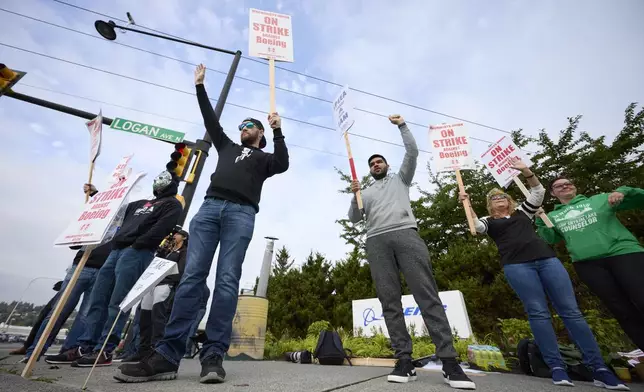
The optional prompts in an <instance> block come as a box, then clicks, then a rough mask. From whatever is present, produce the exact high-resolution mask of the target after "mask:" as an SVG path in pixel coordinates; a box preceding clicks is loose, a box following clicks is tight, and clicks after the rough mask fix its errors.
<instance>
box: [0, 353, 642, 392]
mask: <svg viewBox="0 0 644 392" xmlns="http://www.w3.org/2000/svg"><path fill="white" fill-rule="evenodd" d="M7 353H8V350H7V349H6V347H0V358H4V359H2V360H1V361H0V392H5V391H6V392H9V391H12V392H13V391H34V392H35V391H39V392H68V391H78V390H79V389H80V387H81V386H82V385H83V383H84V382H85V378H86V377H87V375H88V374H89V369H75V368H71V367H68V366H60V367H58V368H56V367H52V366H51V365H48V364H46V363H44V362H43V361H41V362H39V363H38V364H37V365H36V366H35V368H34V372H33V378H39V380H40V381H35V380H24V379H22V378H21V377H20V376H19V375H20V373H21V372H22V369H23V367H24V365H22V364H17V363H16V362H17V361H18V360H19V359H20V358H19V357H16V356H11V357H7V358H5V357H6V355H7ZM224 367H225V368H226V372H227V373H228V375H227V377H226V382H225V383H224V384H219V385H212V384H211V385H203V384H199V382H198V380H199V371H200V365H199V362H198V360H196V359H193V360H185V361H183V362H182V363H181V368H180V369H179V377H178V378H177V379H176V380H174V381H160V382H150V383H142V384H123V383H119V382H118V381H116V380H114V378H113V377H112V375H113V374H114V372H115V371H116V368H117V365H116V364H115V365H113V366H111V367H103V368H97V369H96V370H95V371H94V373H93V375H92V378H91V380H90V381H89V383H88V386H87V390H88V391H94V392H121V391H132V392H153V391H159V392H164V391H168V392H171V391H172V392H174V391H177V390H179V391H190V392H193V391H194V392H200V391H204V392H205V391H208V392H212V391H221V392H232V391H235V392H240V391H241V392H259V391H275V392H278V391H279V392H282V391H285V392H286V391H289V392H290V391H307V392H330V391H341V392H358V391H370V392H388V391H396V392H412V391H424V392H435V391H436V392H437V391H442V392H446V391H450V390H452V389H451V388H450V387H449V386H448V385H446V384H444V383H443V380H442V377H441V374H440V373H439V372H436V371H427V370H423V369H418V370H417V372H418V381H416V382H413V383H409V384H390V383H387V378H386V375H387V374H388V373H389V372H390V370H391V369H388V368H381V367H357V366H356V367H350V366H338V367H336V366H320V365H300V364H293V363H287V362H279V361H260V362H252V361H249V362H233V361H228V362H225V363H224ZM16 374H17V375H16ZM471 378H472V379H473V380H474V381H475V382H476V384H477V390H479V391H508V392H509V391H513V392H516V391H523V392H549V391H558V392H561V391H563V390H566V389H565V387H556V386H554V385H552V383H551V381H550V380H548V379H541V378H535V377H528V376H518V375H508V374H484V375H472V376H471ZM575 384H576V388H574V389H571V390H570V391H571V392H573V391H574V392H586V391H588V392H590V391H599V390H600V389H599V388H596V387H594V386H593V385H592V384H591V383H581V382H576V383H575ZM630 387H631V391H635V392H644V384H641V383H637V384H630Z"/></svg>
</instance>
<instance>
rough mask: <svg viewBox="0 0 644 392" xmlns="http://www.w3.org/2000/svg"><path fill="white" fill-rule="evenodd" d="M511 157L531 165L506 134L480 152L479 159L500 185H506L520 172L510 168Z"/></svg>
mask: <svg viewBox="0 0 644 392" xmlns="http://www.w3.org/2000/svg"><path fill="white" fill-rule="evenodd" d="M512 159H521V160H522V161H523V162H524V163H525V164H526V165H527V166H528V167H530V166H532V162H531V161H530V159H529V158H528V157H527V155H526V154H525V153H524V152H523V151H522V150H521V149H519V147H517V145H516V144H514V142H512V140H511V139H510V138H509V137H507V136H503V137H502V138H501V139H499V141H497V142H496V143H494V144H493V145H491V146H490V148H488V150H487V151H485V152H484V153H483V154H481V161H482V162H483V164H485V167H487V169H488V171H489V172H490V173H491V174H492V176H493V177H494V179H495V180H496V182H497V183H498V184H499V185H500V186H502V187H507V186H508V185H509V184H510V183H511V182H512V180H513V179H514V178H515V177H517V176H518V175H519V174H521V173H520V172H519V171H518V170H515V169H513V168H512V163H511V162H512Z"/></svg>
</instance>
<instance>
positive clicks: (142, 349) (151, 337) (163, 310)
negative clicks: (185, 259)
mask: <svg viewBox="0 0 644 392" xmlns="http://www.w3.org/2000/svg"><path fill="white" fill-rule="evenodd" d="M174 291H175V290H174V287H172V286H170V285H168V284H162V285H158V286H157V287H155V288H154V290H152V291H150V292H149V293H147V294H146V295H145V296H143V298H142V299H141V319H140V331H141V337H140V339H141V340H140V344H139V350H138V351H139V353H141V354H142V355H145V354H148V353H150V352H151V351H152V350H153V349H154V346H155V345H156V344H157V343H158V342H159V340H161V339H162V338H163V334H164V332H165V324H166V322H167V321H168V318H169V317H170V311H171V310H172V302H173V300H174Z"/></svg>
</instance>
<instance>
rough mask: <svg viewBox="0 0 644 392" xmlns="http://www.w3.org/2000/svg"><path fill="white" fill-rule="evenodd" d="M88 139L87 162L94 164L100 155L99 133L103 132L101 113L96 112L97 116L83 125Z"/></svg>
mask: <svg viewBox="0 0 644 392" xmlns="http://www.w3.org/2000/svg"><path fill="white" fill-rule="evenodd" d="M85 125H86V126H87V130H88V131H89V137H90V143H89V145H90V149H89V161H90V162H94V161H96V158H97V157H98V154H100V153H101V133H102V130H103V112H102V111H100V112H98V116H96V118H94V119H93V120H90V121H88V122H86V123H85Z"/></svg>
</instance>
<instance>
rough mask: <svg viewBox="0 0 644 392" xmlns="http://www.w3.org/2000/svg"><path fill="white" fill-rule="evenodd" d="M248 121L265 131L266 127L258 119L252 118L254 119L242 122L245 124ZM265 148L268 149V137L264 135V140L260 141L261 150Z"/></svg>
mask: <svg viewBox="0 0 644 392" xmlns="http://www.w3.org/2000/svg"><path fill="white" fill-rule="evenodd" d="M247 121H250V122H252V123H253V124H255V126H256V127H257V128H259V129H261V130H262V131H263V130H264V125H263V124H262V122H261V121H259V120H258V119H256V118H252V117H247V118H245V119H244V121H242V122H243V123H244V122H247ZM264 147H266V137H265V136H264V135H262V140H260V141H259V148H260V149H262V148H264Z"/></svg>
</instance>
